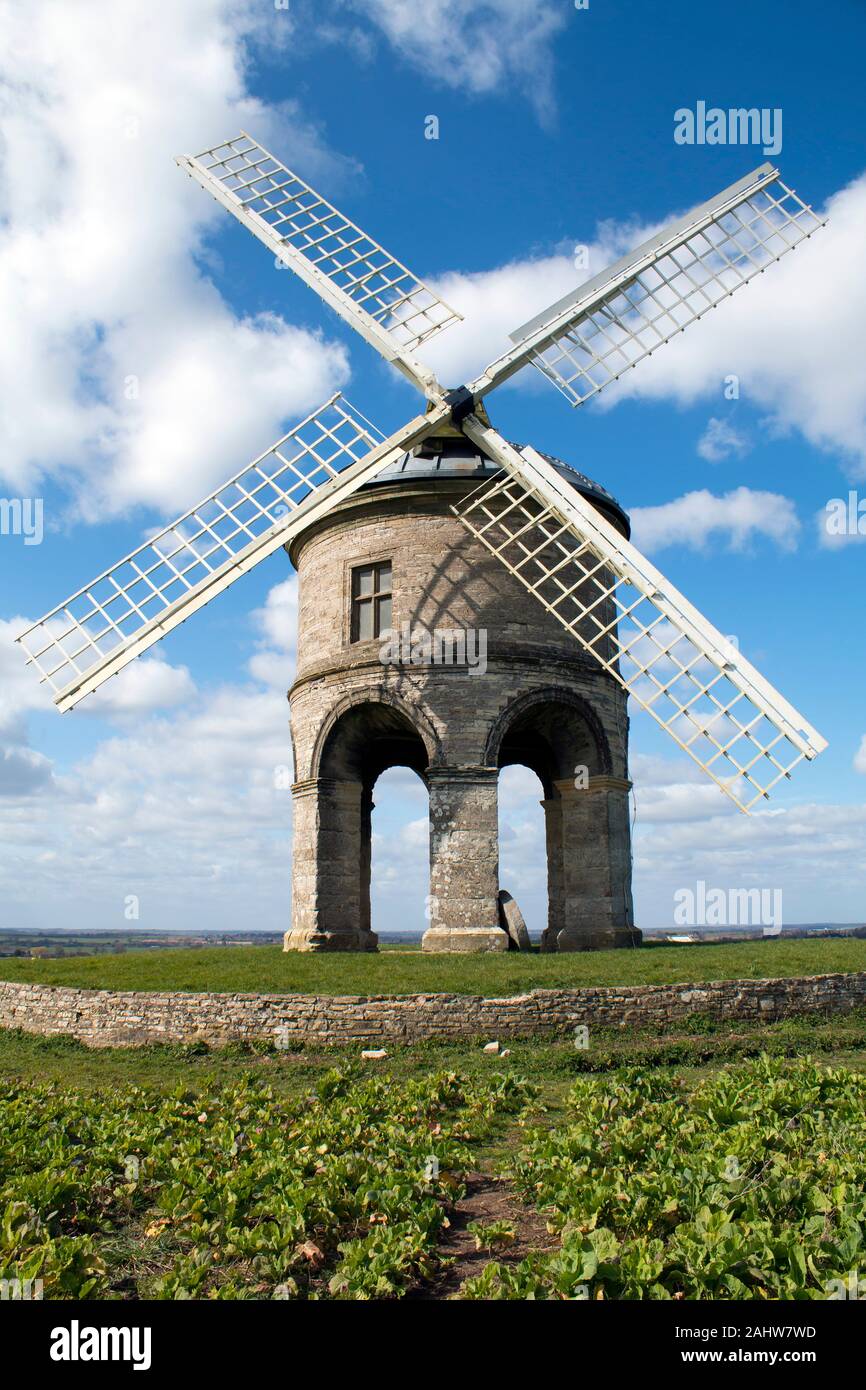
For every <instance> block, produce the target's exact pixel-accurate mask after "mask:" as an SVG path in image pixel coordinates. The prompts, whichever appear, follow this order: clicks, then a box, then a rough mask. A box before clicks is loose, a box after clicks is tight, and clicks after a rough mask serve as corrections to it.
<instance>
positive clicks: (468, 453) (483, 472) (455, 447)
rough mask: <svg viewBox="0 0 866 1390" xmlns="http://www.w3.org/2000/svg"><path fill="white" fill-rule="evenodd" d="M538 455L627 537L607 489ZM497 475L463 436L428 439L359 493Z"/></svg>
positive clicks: (627, 527) (623, 515) (626, 523)
mask: <svg viewBox="0 0 866 1390" xmlns="http://www.w3.org/2000/svg"><path fill="white" fill-rule="evenodd" d="M512 447H513V448H515V449H520V448H522V447H523V446H522V445H520V444H514V445H513V446H512ZM538 452H539V453H540V454H541V457H542V458H543V459H546V460H547V462H548V463H550V464H552V465H553V467H554V468H555V469H556V471H557V473H559V474H560V476H561V477H563V478H564V479H565V480H566V482H568V483H570V484H571V486H572V487H573V488H575V489H576V490H577V491H578V492H580V493H582V495H583V496H584V497H586V498H588V499H589V501H590V502H592V504H593V505H594V506H595V507H597V508H598V509H599V511H600V512H602V514H603V515H604V516H606V517H607V519H608V520H609V521H612V522H613V523H614V525H616V526H619V527H620V528H622V529H624V530H625V534H626V535H627V536H629V535H630V534H631V527H630V524H629V519H628V514H627V513H626V512H625V511H623V509H622V507H621V506H620V504H619V502H617V500H616V498H615V497H614V496H613V495H612V494H611V493H609V492H608V490H607V488H604V487H602V485H601V483H596V482H594V481H593V479H592V478H588V477H587V476H586V474H585V473H581V472H579V471H578V469H576V468H572V466H571V464H570V463H565V462H563V460H562V459H558V458H554V456H553V455H552V454H545V453H543V452H542V450H541V449H539V450H538ZM498 472H499V465H498V464H496V463H494V462H493V460H492V459H489V458H487V456H486V454H482V453H481V452H480V450H479V449H478V447H477V445H476V444H474V443H473V442H472V440H471V439H469V438H468V437H467V436H466V435H462V436H461V437H459V438H457V437H456V436H452V435H448V436H444V435H443V436H430V437H428V438H427V439H425V440H424V442H423V443H422V444H421V445H419V446H418V449H417V451H416V452H414V453H407V454H401V456H400V457H399V458H398V459H396V460H395V462H394V463H390V464H389V465H388V467H387V468H384V469H383V470H382V472H381V473H379V474H377V476H376V477H375V478H374V479H373V481H372V482H369V483H365V484H364V486H363V487H362V488H361V489H360V491H361V492H367V491H369V490H371V489H373V488H375V487H381V486H383V485H385V484H388V485H390V486H392V487H393V485H394V483H396V482H407V483H409V482H418V481H421V480H424V479H437V478H442V479H446V478H449V479H450V478H464V479H466V480H467V481H471V482H475V481H477V482H479V483H480V482H483V481H484V479H485V478H492V477H493V475H494V474H495V473H498Z"/></svg>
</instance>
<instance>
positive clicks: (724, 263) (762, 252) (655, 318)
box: [477, 164, 825, 405]
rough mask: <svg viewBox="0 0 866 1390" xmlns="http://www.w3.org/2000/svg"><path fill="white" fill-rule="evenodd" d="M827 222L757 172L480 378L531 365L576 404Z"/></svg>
mask: <svg viewBox="0 0 866 1390" xmlns="http://www.w3.org/2000/svg"><path fill="white" fill-rule="evenodd" d="M824 220H825V219H821V218H819V217H818V216H817V215H816V213H814V212H813V211H812V209H811V208H810V207H809V206H808V205H807V204H806V203H804V202H802V201H801V199H800V198H798V197H797V195H796V193H794V192H793V190H792V189H790V188H788V187H787V186H786V185H785V184H784V183H782V180H781V179H780V178H779V175H778V171H777V170H776V169H774V168H773V166H772V165H770V164H765V165H762V166H761V168H760V169H757V170H755V172H754V173H752V174H749V175H747V176H746V177H745V178H744V179H741V180H739V182H738V183H736V184H733V185H732V186H731V187H730V188H728V189H725V190H724V192H722V193H720V194H718V195H717V196H716V197H715V198H713V199H712V200H711V201H710V202H708V203H704V204H702V206H701V207H699V208H696V209H695V210H694V211H693V212H691V213H689V214H688V215H687V216H686V217H684V218H680V219H679V220H678V221H677V222H675V223H672V224H671V225H670V226H668V227H666V228H665V229H664V230H663V231H662V232H660V233H659V234H658V235H657V236H655V237H653V238H652V239H651V240H650V241H647V242H645V243H644V244H643V245H642V246H640V247H638V248H637V250H635V251H633V252H631V253H630V254H629V255H628V256H625V257H623V259H622V260H621V261H618V262H617V263H616V264H615V265H612V266H610V267H609V268H608V269H607V270H605V271H603V272H602V273H601V275H598V276H596V277H594V278H593V279H592V280H590V281H588V282H587V283H585V284H583V285H581V286H579V288H578V289H577V290H576V291H575V292H574V293H573V294H571V295H569V296H568V297H567V298H566V299H564V300H561V301H560V302H559V303H558V304H554V305H552V306H551V307H550V308H549V309H547V310H545V312H544V313H543V314H541V315H539V316H538V317H537V318H535V319H533V320H532V322H531V323H528V324H524V326H523V327H522V328H519V329H517V330H516V331H515V332H514V333H512V334H511V335H510V336H511V339H512V341H513V342H514V343H515V344H516V347H515V349H514V350H513V352H512V353H510V354H507V355H506V357H505V358H503V359H501V365H500V363H494V364H493V365H492V366H491V367H489V368H488V369H487V372H486V374H485V376H486V377H487V378H488V379H489V380H490V381H491V382H492V383H493V384H496V383H497V382H498V380H500V379H501V377H502V376H503V375H511V374H512V373H513V371H514V370H516V369H517V368H518V367H519V366H522V365H523V363H524V362H527V361H529V362H532V364H533V365H534V366H535V367H537V368H538V369H539V371H541V372H542V373H543V375H544V376H546V377H547V378H548V379H549V380H550V381H552V382H553V384H554V386H556V387H557V388H558V389H559V390H560V391H561V392H562V394H563V395H564V396H566V397H567V399H568V400H570V401H571V403H572V404H573V405H582V404H583V402H584V401H586V400H589V398H590V397H591V396H594V395H596V394H597V393H598V392H599V391H602V390H604V388H605V387H606V386H609V385H610V383H611V382H613V381H616V380H617V379H618V378H619V377H620V376H621V375H622V374H623V372H625V371H627V370H628V369H629V368H630V367H634V366H636V365H637V363H638V362H640V361H642V360H643V358H645V357H649V356H650V355H651V354H652V353H653V352H654V351H655V350H656V348H658V347H660V346H661V345H662V344H663V343H666V342H668V340H669V339H670V338H673V337H674V336H675V335H676V334H677V333H681V332H682V331H683V330H684V329H685V328H688V327H689V325H690V324H693V323H695V322H697V320H698V319H699V318H701V316H702V315H703V314H705V313H706V312H707V310H708V309H712V308H714V307H715V306H716V305H717V304H719V303H720V302H721V301H722V300H723V299H726V298H727V297H728V295H731V294H733V293H734V291H735V290H737V289H739V288H741V286H743V285H746V284H748V282H749V281H750V280H751V279H753V278H754V276H756V275H758V274H760V273H761V271H763V270H765V269H766V268H767V266H769V265H772V264H773V262H774V261H778V260H779V259H780V257H781V256H783V255H785V253H786V252H787V251H791V250H793V248H794V247H795V246H797V245H798V244H799V243H800V242H801V241H803V240H805V239H806V238H807V237H809V236H811V235H812V233H813V232H814V231H817V229H818V228H819V227H821V226H823V225H824ZM477 386H478V388H479V390H481V391H483V390H484V389H485V386H484V381H483V379H482V380H480V381H479V383H477Z"/></svg>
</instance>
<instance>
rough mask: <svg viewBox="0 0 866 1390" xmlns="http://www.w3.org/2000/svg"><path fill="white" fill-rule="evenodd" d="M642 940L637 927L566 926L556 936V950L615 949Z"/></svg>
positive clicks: (639, 943)
mask: <svg viewBox="0 0 866 1390" xmlns="http://www.w3.org/2000/svg"><path fill="white" fill-rule="evenodd" d="M642 941H643V936H642V935H641V933H640V932H639V931H638V929H637V927H591V926H587V927H564V928H563V930H562V931H561V932H560V933H559V935H558V936H557V938H556V950H557V951H614V950H617V949H619V948H620V947H623V946H626V947H628V946H640V945H641V943H642ZM548 949H549V948H548Z"/></svg>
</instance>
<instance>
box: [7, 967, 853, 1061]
mask: <svg viewBox="0 0 866 1390" xmlns="http://www.w3.org/2000/svg"><path fill="white" fill-rule="evenodd" d="M864 1003H866V972H859V973H853V974H845V975H814V976H808V977H806V978H795V979H779V980H724V981H718V982H713V983H711V984H700V985H689V984H680V985H639V986H628V987H625V986H622V987H610V986H605V987H598V988H584V989H538V990H533V991H532V992H531V993H529V994H521V995H515V996H513V997H511V998H505V999H484V998H481V997H479V996H477V995H471V994H410V995H373V996H369V997H364V996H357V995H351V996H340V995H337V996H326V995H306V994H184V993H180V992H177V993H171V992H159V993H156V992H153V993H150V992H141V993H137V992H129V993H116V992H114V991H111V990H84V989H67V988H65V987H59V986H49V985H38V984H21V983H18V982H10V981H4V982H0V1027H3V1028H21V1029H24V1030H25V1031H26V1032H29V1033H41V1034H48V1035H50V1034H67V1035H70V1036H71V1037H74V1038H78V1039H79V1040H80V1041H81V1042H83V1043H86V1044H87V1045H88V1046H89V1047H132V1046H135V1045H137V1044H143V1043H189V1042H194V1041H205V1042H207V1043H209V1044H212V1045H214V1046H219V1045H220V1044H224V1043H229V1042H237V1041H254V1040H270V1041H272V1042H277V1043H278V1044H279V1045H282V1046H286V1047H291V1046H292V1044H294V1043H316V1044H319V1045H322V1046H329V1045H337V1044H343V1045H346V1044H350V1045H351V1044H353V1043H388V1042H392V1043H395V1042H420V1041H423V1040H425V1039H429V1038H441V1039H456V1038H475V1037H478V1038H481V1037H483V1038H484V1039H488V1038H517V1037H529V1036H533V1035H545V1034H547V1035H550V1034H562V1033H567V1032H569V1031H570V1030H572V1029H573V1028H575V1027H576V1026H577V1025H578V1024H587V1025H588V1026H589V1027H590V1028H592V1027H602V1026H605V1027H611V1026H613V1027H621V1028H627V1027H644V1026H654V1027H658V1028H659V1029H661V1030H664V1028H665V1027H666V1026H667V1025H669V1024H672V1023H676V1022H678V1021H681V1020H683V1019H685V1018H687V1017H688V1016H689V1015H690V1014H696V1013H700V1014H709V1015H711V1016H713V1017H717V1018H733V1019H764V1020H766V1021H768V1022H769V1021H772V1020H774V1019H778V1018H784V1017H786V1016H790V1015H793V1014H831V1013H844V1012H847V1011H848V1010H850V1009H853V1008H856V1007H858V1006H862V1005H863V1004H864Z"/></svg>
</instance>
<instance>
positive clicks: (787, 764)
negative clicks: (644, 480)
mask: <svg viewBox="0 0 866 1390" xmlns="http://www.w3.org/2000/svg"><path fill="white" fill-rule="evenodd" d="M469 429H470V431H471V432H472V434H473V436H474V437H475V438H476V441H477V442H479V443H483V444H484V447H485V448H486V450H487V451H488V452H491V453H492V452H493V450H494V449H495V451H496V452H495V453H494V454H493V456H494V457H497V459H498V460H499V461H500V462H502V463H503V465H504V469H503V472H501V473H499V474H497V475H496V477H495V478H494V479H493V480H492V481H491V482H487V483H485V484H483V485H482V486H481V487H480V488H478V489H476V491H474V492H473V493H471V494H470V495H469V496H468V497H467V498H465V499H463V500H462V501H461V502H460V503H458V504H457V505H456V506H455V507H454V508H453V510H454V512H455V514H456V515H457V516H458V517H459V518H460V520H461V521H462V522H463V524H464V525H465V526H466V527H467V528H468V529H469V530H470V531H471V532H472V534H473V535H474V536H475V537H476V538H477V539H478V540H480V541H481V542H482V543H483V544H484V545H485V546H486V547H487V549H488V550H489V551H491V553H492V554H493V555H495V556H496V557H497V559H499V560H500V561H501V562H502V563H503V564H504V565H505V566H506V568H507V569H508V570H509V571H510V572H511V573H512V574H513V575H515V576H516V578H517V579H519V580H520V582H521V583H522V584H523V585H525V587H526V588H527V589H528V590H529V591H530V592H531V593H532V594H534V595H535V597H536V598H537V599H538V601H539V602H540V603H541V604H542V605H543V607H544V608H545V609H546V610H547V611H548V612H549V613H551V614H552V615H553V616H554V617H555V618H556V619H557V620H558V621H559V622H560V623H561V624H562V626H563V627H564V628H566V629H567V631H568V632H570V633H571V634H572V635H573V636H574V637H575V638H576V639H577V641H578V642H579V643H580V644H581V646H582V647H583V648H584V650H585V651H586V652H588V653H589V654H590V655H591V656H592V657H593V658H594V659H595V660H596V661H598V662H599V663H600V664H601V665H602V666H603V667H604V668H605V670H607V671H609V672H610V674H611V675H612V676H613V677H615V679H616V680H617V681H619V683H620V685H622V686H623V687H624V688H625V689H626V690H627V691H628V693H629V695H631V696H632V698H633V699H634V700H635V701H636V703H637V704H638V705H640V707H641V708H642V709H644V710H646V711H647V712H648V713H649V714H651V715H652V717H653V718H654V719H655V720H656V722H657V723H658V724H660V725H661V727H662V728H663V729H664V730H665V731H666V732H667V733H668V734H670V736H671V738H673V739H674V740H675V741H676V742H677V743H678V744H679V746H680V747H681V748H682V749H684V750H685V752H686V753H688V754H689V756H690V757H691V758H693V759H694V761H695V762H696V763H697V764H698V766H699V767H701V768H702V769H703V770H704V772H706V773H707V774H708V775H709V776H710V777H711V778H712V779H713V781H714V782H716V783H717V784H718V786H719V787H721V789H722V790H723V791H724V792H725V793H726V794H727V795H728V796H729V797H731V799H732V800H733V801H735V802H736V804H737V805H738V806H739V807H740V809H741V810H743V811H748V810H749V809H750V808H751V807H752V806H753V805H754V804H755V803H756V802H758V801H760V800H762V799H763V798H766V797H767V796H769V793H770V791H771V790H772V789H773V787H775V786H776V785H777V783H778V782H779V781H781V780H782V779H785V778H788V777H790V775H791V772H792V770H793V768H794V767H796V766H797V764H798V763H800V762H801V761H802V760H803V759H804V758H806V759H812V758H814V757H816V756H817V755H818V754H819V753H820V752H822V751H823V749H824V748H826V746H827V744H826V740H825V739H823V738H822V737H821V735H820V734H819V733H817V731H816V730H815V729H813V728H812V727H811V725H809V724H808V723H807V722H806V721H805V720H804V719H803V717H802V716H801V715H800V714H799V713H798V712H797V711H796V710H795V709H794V708H793V706H791V705H790V704H788V702H787V700H785V699H784V698H783V696H781V695H780V694H779V693H778V691H776V690H774V689H773V687H772V686H771V685H770V684H769V683H768V682H767V681H766V680H765V679H764V678H763V676H761V674H760V672H758V671H757V670H756V669H755V668H754V667H753V666H752V665H751V664H750V663H749V662H748V661H746V659H745V658H744V657H743V656H741V654H740V653H739V651H738V650H737V649H736V647H735V646H734V645H733V643H732V642H731V641H730V640H729V639H728V638H726V637H724V636H723V635H722V634H721V633H720V632H718V631H717V630H716V629H715V628H714V627H713V626H712V624H710V623H709V622H707V620H706V619H705V618H704V617H703V616H702V615H701V614H700V613H699V612H698V611H697V609H695V608H694V607H693V606H692V605H691V604H690V603H689V602H688V600H687V599H685V598H684V597H683V595H682V594H680V593H679V592H678V591H677V590H676V589H675V588H674V586H673V585H672V584H671V583H670V582H669V581H668V580H667V579H665V577H664V576H663V575H662V574H661V573H660V572H659V571H658V570H657V569H656V568H655V567H654V566H653V565H651V564H650V562H649V561H648V560H647V559H646V558H645V557H644V556H643V555H641V553H640V551H639V550H637V549H636V547H635V546H633V545H632V544H631V543H630V542H629V541H627V540H625V538H624V537H623V536H621V535H620V534H619V532H618V531H617V530H616V528H615V527H614V526H612V525H611V524H610V523H609V522H608V521H607V520H606V519H605V518H604V517H603V516H601V515H600V514H599V513H598V512H597V511H596V509H595V508H594V507H593V506H592V505H591V504H590V503H589V502H588V501H586V499H585V498H583V497H582V496H581V495H580V494H579V493H577V492H576V491H575V490H574V489H573V488H571V487H570V486H569V484H568V483H567V482H565V481H563V480H562V479H561V478H560V477H559V475H558V474H557V472H556V470H555V469H553V468H552V467H551V466H550V465H549V464H548V463H547V462H546V461H545V460H544V459H542V458H541V456H540V455H539V454H537V453H536V452H535V450H533V449H524V450H522V452H521V453H517V451H516V450H514V449H513V448H511V447H510V446H509V445H507V444H506V442H505V441H504V440H501V438H500V437H499V436H497V435H495V432H494V431H490V430H486V429H484V428H483V427H479V428H476V427H475V425H472V424H470V426H469ZM491 445H492V446H493V448H492V449H491Z"/></svg>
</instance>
